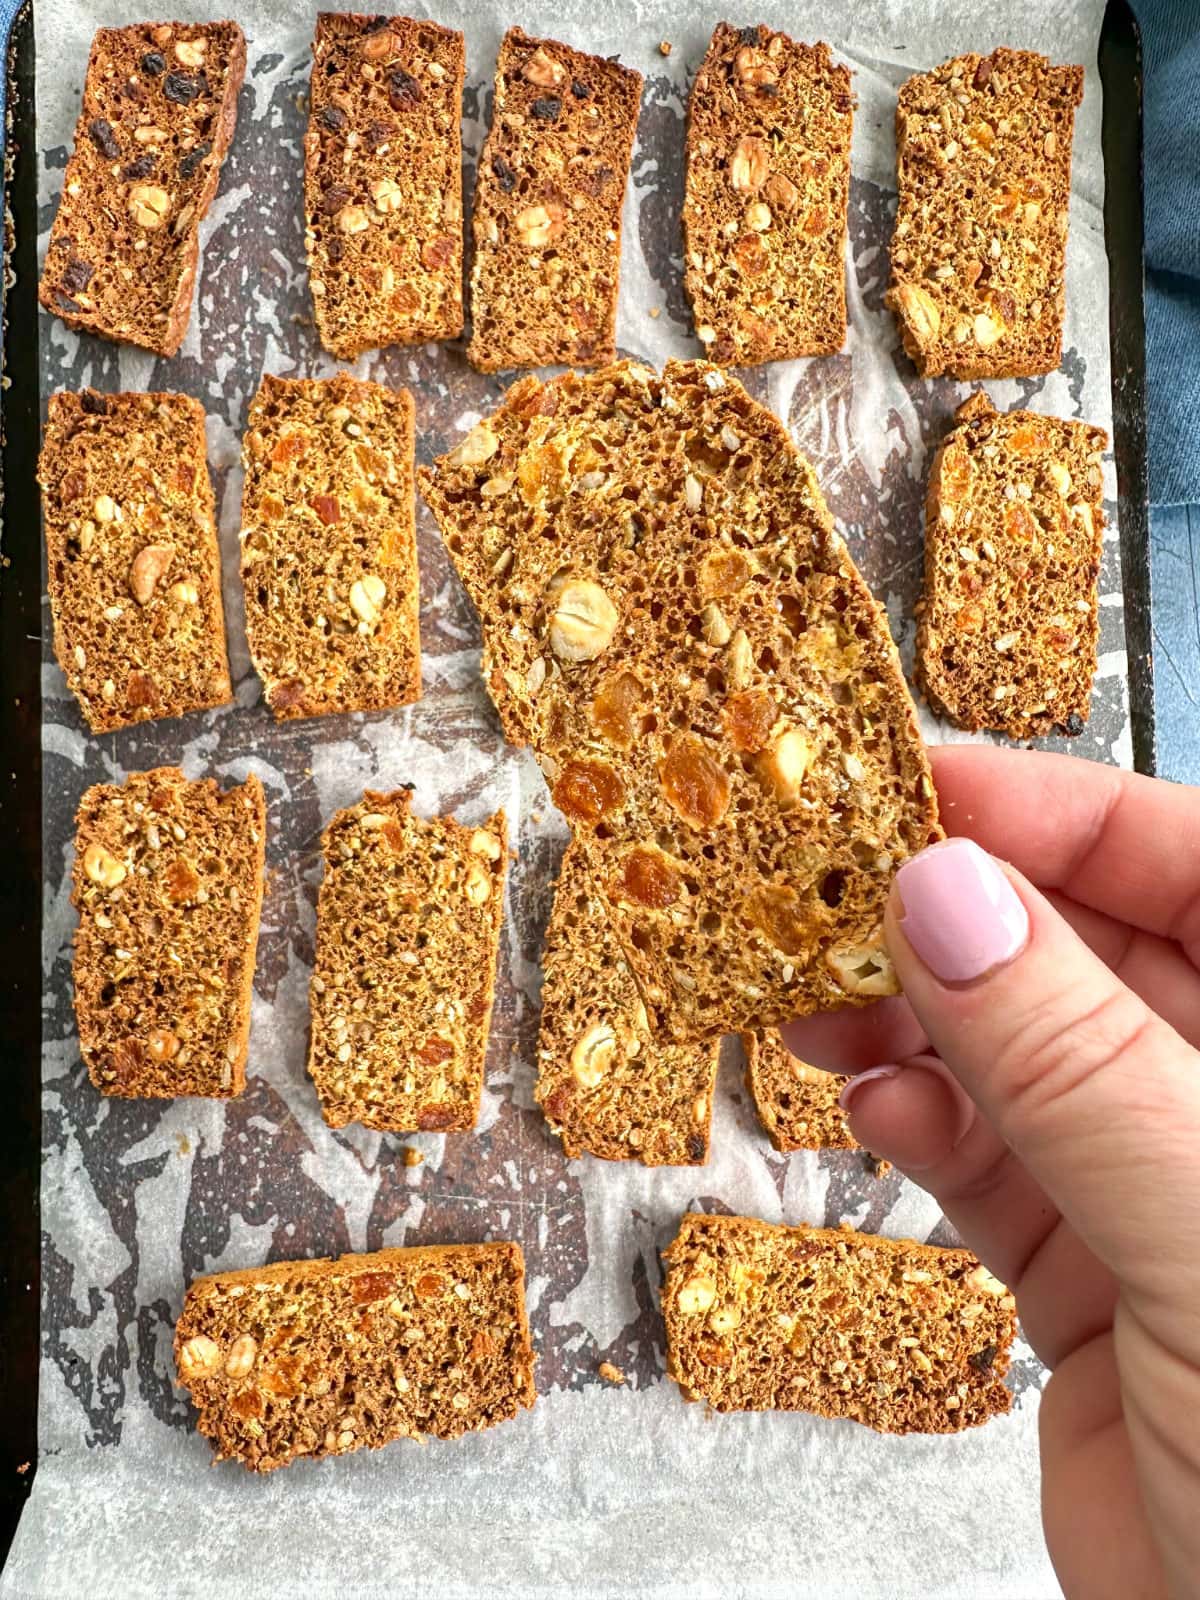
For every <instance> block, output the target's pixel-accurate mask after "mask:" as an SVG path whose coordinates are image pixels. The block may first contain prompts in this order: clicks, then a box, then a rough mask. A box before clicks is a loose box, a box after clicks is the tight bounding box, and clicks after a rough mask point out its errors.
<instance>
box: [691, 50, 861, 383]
mask: <svg viewBox="0 0 1200 1600" xmlns="http://www.w3.org/2000/svg"><path fill="white" fill-rule="evenodd" d="M853 120H854V98H853V95H852V94H851V90H850V72H849V70H848V68H846V67H843V66H839V65H837V64H835V62H834V60H833V58H832V56H831V55H830V52H829V46H828V45H825V44H816V45H806V44H796V43H795V42H794V41H793V40H791V39H789V38H788V36H787V35H786V34H784V33H774V32H772V30H771V29H770V28H767V27H765V26H759V27H751V28H734V27H732V26H731V25H730V24H729V23H728V22H720V23H718V24H717V27H716V29H715V30H714V32H713V36H712V40H711V42H710V44H709V47H708V54H707V55H706V56H705V58H704V61H703V63H702V64H701V67H700V70H699V72H698V73H697V74H696V77H695V80H694V82H693V84H692V92H691V98H690V100H689V102H688V131H687V189H686V194H685V197H684V203H683V252H684V287H685V289H686V290H687V295H688V299H689V300H690V301H691V305H692V314H693V316H694V318H695V323H696V336H697V338H699V339H700V341H701V342H702V343H703V344H704V346H705V354H706V355H707V356H708V357H709V359H710V360H712V361H716V362H719V363H720V364H721V365H722V366H750V365H753V364H755V363H757V362H761V361H782V360H786V359H788V358H790V357H793V356H819V355H832V354H833V353H834V352H835V351H837V350H840V349H841V348H842V345H843V344H844V342H845V338H846V263H845V255H846V232H847V216H848V210H849V203H850V132H851V125H852V123H853Z"/></svg>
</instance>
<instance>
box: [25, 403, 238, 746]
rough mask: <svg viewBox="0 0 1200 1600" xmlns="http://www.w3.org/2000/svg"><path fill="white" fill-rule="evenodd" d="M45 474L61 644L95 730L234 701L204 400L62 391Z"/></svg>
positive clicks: (45, 441)
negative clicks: (205, 431)
mask: <svg viewBox="0 0 1200 1600" xmlns="http://www.w3.org/2000/svg"><path fill="white" fill-rule="evenodd" d="M38 481H39V483H40V484H41V489H42V521H43V525H44V527H45V530H46V561H47V573H48V584H49V590H50V609H51V612H52V613H53V617H54V650H55V654H56V655H57V656H58V659H59V663H60V664H61V666H62V669H63V672H64V673H65V674H66V678H67V684H68V686H69V687H70V689H71V692H72V694H74V696H75V698H76V699H77V700H78V701H79V704H80V708H81V709H82V711H83V714H84V717H85V718H86V719H87V723H88V726H89V727H90V728H91V730H92V732H93V733H108V732H111V731H112V730H113V729H115V728H125V727H128V726H129V725H130V724H132V723H135V722H145V721H147V720H148V719H150V718H153V717H179V716H183V715H184V714H185V713H186V712H189V711H198V710H203V709H206V708H207V707H210V706H220V705H226V704H227V703H228V702H229V701H230V700H231V699H232V696H233V691H232V688H231V686H230V682H229V661H228V657H227V655H226V650H225V613H224V609H223V607H222V603H221V556H220V551H219V549H218V545H217V528H216V520H215V515H214V507H213V490H212V481H211V479H210V478H209V475H208V463H207V460H206V458H205V441H204V408H203V407H202V406H201V405H200V403H199V401H197V400H192V399H190V398H189V397H188V396H187V395H182V394H109V395H102V394H97V393H96V392H95V391H94V390H92V389H84V390H83V391H82V392H81V393H79V394H71V393H67V392H63V393H60V394H55V395H51V397H50V407H49V414H48V416H47V418H46V427H45V431H44V433H43V435H42V451H41V456H40V458H39V461H38Z"/></svg>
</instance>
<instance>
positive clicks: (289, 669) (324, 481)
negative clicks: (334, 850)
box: [241, 373, 421, 719]
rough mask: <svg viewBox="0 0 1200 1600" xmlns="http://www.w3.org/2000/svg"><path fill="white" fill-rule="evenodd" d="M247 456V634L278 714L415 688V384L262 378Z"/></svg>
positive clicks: (374, 699) (400, 699) (393, 702)
mask: <svg viewBox="0 0 1200 1600" xmlns="http://www.w3.org/2000/svg"><path fill="white" fill-rule="evenodd" d="M242 460H243V463H244V465H245V469H246V478H245V485H244V487H243V490H242V535H241V546H242V556H241V570H242V584H243V587H244V590H245V596H246V636H247V640H248V642H249V645H250V655H251V657H252V658H253V661H254V665H255V667H256V669H257V671H258V674H259V676H260V677H261V679H262V680H263V689H264V693H265V695H266V699H267V702H268V704H269V705H270V707H271V709H272V711H273V712H274V713H275V715H276V716H277V717H279V718H280V719H284V718H289V717H313V716H320V715H323V714H325V713H328V712H335V711H379V710H383V709H385V708H387V707H389V706H399V705H407V704H409V702H411V701H413V700H417V699H419V698H420V694H421V638H420V621H419V609H418V608H419V599H420V579H419V574H418V572H417V545H416V523H415V516H414V506H413V403H412V397H411V395H409V393H408V391H407V390H405V389H387V388H384V387H383V386H382V385H380V384H377V383H367V382H364V381H363V380H361V379H358V378H352V377H350V376H349V375H348V374H345V373H339V374H338V376H337V377H336V378H311V379H309V378H299V379H296V378H274V377H271V376H269V375H268V376H264V378H263V380H262V384H261V385H260V387H259V390H258V393H257V394H256V395H255V397H254V401H253V403H252V404H251V407H250V415H249V417H248V419H247V424H246V436H245V438H244V440H243V442H242Z"/></svg>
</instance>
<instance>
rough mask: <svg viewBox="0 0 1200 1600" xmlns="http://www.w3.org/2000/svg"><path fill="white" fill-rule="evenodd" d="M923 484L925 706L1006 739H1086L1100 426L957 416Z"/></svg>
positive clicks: (1095, 627) (1099, 532)
mask: <svg viewBox="0 0 1200 1600" xmlns="http://www.w3.org/2000/svg"><path fill="white" fill-rule="evenodd" d="M957 423H958V425H957V426H956V427H955V428H953V429H952V430H951V431H950V433H949V434H947V436H946V438H945V439H944V440H943V442H942V445H941V448H940V449H939V450H938V453H937V455H936V457H935V458H934V463H933V468H932V471H931V472H930V476H929V489H928V494H927V496H926V515H925V522H926V527H925V592H924V595H923V597H922V600H921V604H920V610H919V627H918V631H917V670H918V673H919V676H920V680H921V683H922V686H923V688H924V690H925V693H926V694H927V695H928V697H929V701H930V703H931V705H933V706H934V708H935V709H936V710H938V711H939V712H941V713H942V714H943V715H944V716H946V717H947V718H949V720H950V721H951V722H954V723H956V724H957V725H958V726H959V727H963V728H971V729H977V728H992V729H995V730H996V731H997V732H999V733H1006V734H1008V735H1009V737H1010V738H1014V739H1029V738H1035V737H1037V736H1038V735H1040V734H1048V733H1055V732H1057V733H1068V734H1078V733H1081V732H1082V731H1083V727H1084V724H1085V723H1086V722H1087V719H1088V711H1089V708H1090V704H1091V693H1092V680H1093V679H1094V677H1095V674H1096V646H1097V638H1098V635H1099V595H1098V592H1097V579H1098V575H1099V572H1100V555H1101V542H1102V538H1103V529H1104V506H1103V474H1102V470H1101V457H1102V453H1103V451H1104V449H1105V447H1106V445H1107V443H1108V438H1107V435H1106V434H1105V433H1104V431H1103V429H1101V428H1095V427H1092V426H1090V425H1089V424H1087V423H1085V422H1074V421H1070V420H1066V419H1063V418H1060V417H1045V416H1041V415H1039V414H1038V413H1036V412H1033V411H1010V412H1008V413H1001V412H998V411H996V410H995V409H994V408H993V406H992V404H991V402H990V400H988V398H987V396H986V395H984V394H982V393H979V394H975V395H972V397H971V398H970V399H969V400H968V401H966V402H965V404H964V405H963V406H962V407H960V409H959V412H958V415H957Z"/></svg>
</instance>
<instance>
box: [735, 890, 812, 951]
mask: <svg viewBox="0 0 1200 1600" xmlns="http://www.w3.org/2000/svg"><path fill="white" fill-rule="evenodd" d="M746 914H747V915H748V916H749V918H750V920H751V922H752V923H753V924H754V926H755V927H756V928H757V929H758V930H759V931H760V933H762V934H764V935H765V936H766V937H767V938H768V939H769V940H770V941H771V943H772V944H773V945H774V946H775V948H776V949H777V950H782V951H783V953H784V955H788V956H798V955H802V954H804V952H805V951H806V950H807V949H808V945H809V942H810V940H811V937H812V930H811V928H810V926H809V922H808V918H807V917H806V916H805V914H804V903H803V901H802V900H801V899H800V896H799V895H798V894H797V893H796V891H795V890H794V889H788V888H786V887H785V886H784V885H783V884H776V883H763V884H760V885H759V887H758V888H757V889H755V891H754V893H753V894H752V895H751V896H750V897H749V899H748V900H747V901H746Z"/></svg>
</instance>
